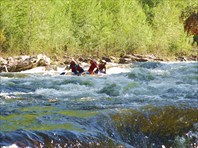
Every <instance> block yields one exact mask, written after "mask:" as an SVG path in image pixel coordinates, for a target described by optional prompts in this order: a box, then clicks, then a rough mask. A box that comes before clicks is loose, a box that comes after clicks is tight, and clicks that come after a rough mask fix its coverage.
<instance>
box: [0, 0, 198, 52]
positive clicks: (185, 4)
mask: <svg viewBox="0 0 198 148" xmlns="http://www.w3.org/2000/svg"><path fill="white" fill-rule="evenodd" d="M197 6H198V1H192V0H178V1H173V0H1V1H0V18H1V19H0V46H1V47H0V53H1V54H2V53H8V54H9V53H10V54H35V53H49V54H52V53H53V54H62V53H66V52H67V53H68V54H72V55H74V54H76V53H77V54H95V53H96V52H98V53H99V54H100V55H102V54H108V55H111V54H112V53H113V54H120V53H131V52H136V53H155V54H167V53H171V54H172V53H173V54H175V53H180V52H182V51H189V50H191V48H192V46H191V40H192V39H191V38H192V36H187V34H186V32H185V31H184V25H183V22H184V20H185V19H186V18H187V17H188V16H189V14H190V12H191V11H193V9H194V8H196V7H197ZM184 12H187V13H184ZM182 14H186V15H185V16H182V17H181V15H182ZM181 18H182V19H181Z"/></svg>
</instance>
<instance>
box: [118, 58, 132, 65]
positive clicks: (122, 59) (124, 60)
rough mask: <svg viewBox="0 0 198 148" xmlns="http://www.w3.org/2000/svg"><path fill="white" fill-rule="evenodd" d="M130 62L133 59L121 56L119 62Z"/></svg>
mask: <svg viewBox="0 0 198 148" xmlns="http://www.w3.org/2000/svg"><path fill="white" fill-rule="evenodd" d="M130 62H131V59H129V58H120V59H119V62H118V63H119V64H128V63H130Z"/></svg>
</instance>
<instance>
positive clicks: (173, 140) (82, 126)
mask: <svg viewBox="0 0 198 148" xmlns="http://www.w3.org/2000/svg"><path fill="white" fill-rule="evenodd" d="M0 146H1V147H3V148H5V147H14V146H15V147H44V148H49V147H57V148H62V147H70V148H72V147H83V148H84V147H85V148H86V147H93V148H95V147H98V148H100V147H101V148H103V147H106V148H116V147H117V148H122V147H123V148H125V147H126V148H132V147H137V148H147V147H149V148H158V147H159V148H161V147H179V148H180V147H181V148H182V147H184V148H185V147H187V148H191V147H192V148H196V147H198V63H197V62H178V63H160V62H145V63H132V64H130V65H128V66H127V67H119V66H118V67H112V68H109V69H108V70H107V75H101V76H90V75H84V76H74V75H60V74H59V72H58V71H55V72H49V71H41V72H34V71H28V72H27V71H26V72H20V73H19V72H18V73H0Z"/></svg>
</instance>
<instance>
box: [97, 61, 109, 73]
mask: <svg viewBox="0 0 198 148" xmlns="http://www.w3.org/2000/svg"><path fill="white" fill-rule="evenodd" d="M106 63H107V62H106V61H105V60H101V62H100V64H99V65H98V69H97V70H96V71H95V73H97V74H98V73H104V74H106Z"/></svg>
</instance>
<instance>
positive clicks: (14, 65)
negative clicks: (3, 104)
mask: <svg viewBox="0 0 198 148" xmlns="http://www.w3.org/2000/svg"><path fill="white" fill-rule="evenodd" d="M90 58H93V57H79V58H76V59H77V61H79V62H85V63H87V62H88V61H89V59H90ZM95 59H96V60H100V59H99V58H97V57H96V58H95ZM70 60H71V57H69V56H63V58H60V59H59V58H56V59H50V58H49V57H47V56H46V55H44V54H39V55H36V56H28V55H23V56H13V57H7V58H3V57H1V56H0V72H20V71H24V70H29V69H32V68H35V67H39V66H45V67H48V68H52V69H56V68H57V67H58V66H60V65H67V64H69V62H70ZM102 60H105V61H107V62H111V63H117V64H128V63H132V62H161V61H168V60H167V59H166V57H164V58H159V57H157V56H155V55H140V54H130V55H125V56H121V57H114V56H110V57H102ZM174 61H198V55H190V56H178V57H176V58H175V60H174Z"/></svg>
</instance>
